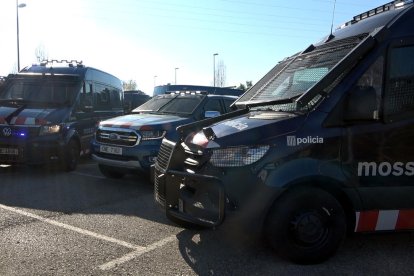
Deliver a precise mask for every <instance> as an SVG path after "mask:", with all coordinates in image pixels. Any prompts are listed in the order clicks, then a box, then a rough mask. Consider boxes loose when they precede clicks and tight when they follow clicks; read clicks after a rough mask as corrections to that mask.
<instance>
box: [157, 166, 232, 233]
mask: <svg viewBox="0 0 414 276" xmlns="http://www.w3.org/2000/svg"><path fill="white" fill-rule="evenodd" d="M154 181H155V186H156V187H155V190H156V192H155V199H156V201H157V202H158V203H160V204H161V205H162V206H164V207H165V210H166V212H167V214H168V215H170V216H172V217H175V218H177V219H179V220H181V221H185V222H189V223H192V224H196V225H201V226H205V227H215V226H218V225H220V224H221V223H222V222H223V219H224V215H225V204H226V197H225V191H224V185H223V183H222V182H221V180H220V179H219V178H217V177H214V176H206V175H196V174H190V173H185V172H180V171H174V170H170V171H167V172H166V173H165V174H158V173H156V174H155V179H154ZM194 184H196V187H195V186H193V185H194Z"/></svg>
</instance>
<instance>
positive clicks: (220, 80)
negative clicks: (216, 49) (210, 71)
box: [215, 60, 226, 87]
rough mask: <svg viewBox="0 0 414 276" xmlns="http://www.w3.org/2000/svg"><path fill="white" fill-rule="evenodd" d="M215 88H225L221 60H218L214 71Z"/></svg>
mask: <svg viewBox="0 0 414 276" xmlns="http://www.w3.org/2000/svg"><path fill="white" fill-rule="evenodd" d="M215 74H216V86H219V87H223V86H226V65H224V62H223V60H219V62H218V63H217V69H216V72H215Z"/></svg>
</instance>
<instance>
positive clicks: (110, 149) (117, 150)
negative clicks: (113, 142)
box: [100, 145, 122, 155]
mask: <svg viewBox="0 0 414 276" xmlns="http://www.w3.org/2000/svg"><path fill="white" fill-rule="evenodd" d="M100 151H101V152H104V153H110V154H116V155H122V148H120V147H111V146H103V145H102V146H101V147H100Z"/></svg>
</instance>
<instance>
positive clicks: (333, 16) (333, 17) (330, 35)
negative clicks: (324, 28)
mask: <svg viewBox="0 0 414 276" xmlns="http://www.w3.org/2000/svg"><path fill="white" fill-rule="evenodd" d="M335 8H336V0H334V6H333V11H332V22H331V33H330V34H329V36H328V39H327V40H326V41H325V42H328V41H329V40H331V39H332V38H334V37H335V36H334V35H333V34H332V32H333V24H334V19H335Z"/></svg>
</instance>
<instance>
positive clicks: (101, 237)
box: [0, 204, 177, 270]
mask: <svg viewBox="0 0 414 276" xmlns="http://www.w3.org/2000/svg"><path fill="white" fill-rule="evenodd" d="M0 208H1V209H4V210H7V211H10V212H13V213H16V214H19V215H23V216H26V217H30V218H33V219H37V220H39V221H42V222H45V223H48V224H51V225H54V226H57V227H60V228H64V229H66V230H70V231H73V232H77V233H79V234H82V235H85V236H89V237H93V238H96V239H99V240H103V241H107V242H111V243H114V244H117V245H120V246H124V247H127V248H131V249H134V251H132V252H130V253H128V254H126V255H124V256H122V257H120V258H118V259H115V260H112V261H110V262H107V263H105V264H103V265H100V266H99V268H100V269H101V270H109V269H112V268H114V267H116V266H118V265H120V264H123V263H125V262H128V261H130V260H132V259H134V258H137V257H139V256H141V255H142V254H145V253H148V252H150V251H152V250H155V249H157V248H160V247H162V246H164V245H165V244H167V243H169V242H172V241H174V240H176V239H177V238H176V235H171V236H169V237H167V238H165V239H163V240H160V241H158V242H155V243H153V244H150V245H149V246H147V247H143V246H139V245H135V244H132V243H129V242H126V241H122V240H118V239H115V238H111V237H108V236H105V235H101V234H98V233H95V232H92V231H89V230H85V229H82V228H79V227H75V226H72V225H69V224H65V223H62V222H59V221H56V220H52V219H48V218H45V217H42V216H39V215H36V214H33V213H30V212H26V211H23V210H20V209H17V208H14V207H10V206H7V205H3V204H0Z"/></svg>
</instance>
